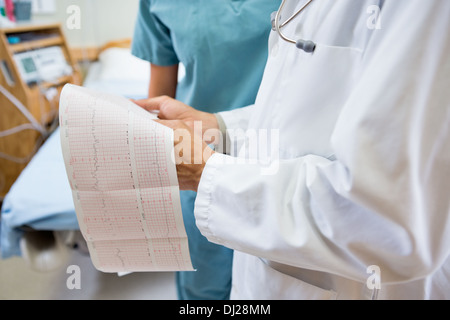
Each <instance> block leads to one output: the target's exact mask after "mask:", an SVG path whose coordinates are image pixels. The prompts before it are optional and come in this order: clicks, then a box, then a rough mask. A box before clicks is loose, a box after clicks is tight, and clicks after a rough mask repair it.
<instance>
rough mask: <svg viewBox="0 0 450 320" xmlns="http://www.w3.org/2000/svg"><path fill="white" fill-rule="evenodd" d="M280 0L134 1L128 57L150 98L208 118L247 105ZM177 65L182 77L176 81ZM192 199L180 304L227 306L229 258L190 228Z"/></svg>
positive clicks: (190, 195)
mask: <svg viewBox="0 0 450 320" xmlns="http://www.w3.org/2000/svg"><path fill="white" fill-rule="evenodd" d="M280 2H281V1H280V0H188V1H186V0H140V7H139V14H138V18H137V23H136V28H135V34H134V39H133V45H132V53H133V54H134V55H135V56H137V57H139V58H141V59H144V60H146V61H149V62H150V72H151V81H150V86H149V98H152V97H155V96H160V95H168V96H171V97H174V98H176V99H177V100H180V101H182V102H184V103H186V104H187V105H190V106H193V107H194V108H196V109H198V110H201V111H206V112H210V113H216V112H220V111H226V110H231V109H235V108H240V107H245V106H247V105H251V104H253V103H254V101H255V97H256V94H257V91H258V88H259V85H260V82H261V79H262V75H263V70H264V66H265V63H266V59H267V46H268V37H269V32H270V28H271V21H270V15H271V13H272V12H273V11H276V10H277V9H278V7H279V5H280ZM180 63H182V64H183V65H184V67H185V70H186V72H185V76H184V77H183V78H182V79H178V67H179V64H180ZM195 196H196V194H195V193H194V192H188V191H182V192H181V205H182V211H183V219H184V223H185V227H186V232H187V234H188V239H189V250H190V253H191V259H192V263H193V266H194V268H195V269H197V271H196V272H178V273H177V275H176V283H177V292H178V297H179V299H182V300H211V299H213V300H224V299H229V295H230V290H231V271H232V260H233V252H232V250H230V249H228V248H225V247H222V246H219V245H216V244H213V243H210V242H208V240H206V238H205V237H203V236H202V235H201V234H200V232H199V230H198V229H197V227H196V225H195V218H194V214H193V212H194V202H195Z"/></svg>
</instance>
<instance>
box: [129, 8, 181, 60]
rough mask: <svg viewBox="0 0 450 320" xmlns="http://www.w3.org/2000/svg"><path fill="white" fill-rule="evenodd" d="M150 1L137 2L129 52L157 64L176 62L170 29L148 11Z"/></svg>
mask: <svg viewBox="0 0 450 320" xmlns="http://www.w3.org/2000/svg"><path fill="white" fill-rule="evenodd" d="M150 2H151V0H140V2H139V12H138V16H137V19H136V26H135V30H134V36H133V42H132V46H131V53H132V54H133V55H134V56H136V57H138V58H140V59H143V60H146V61H149V62H150V63H152V64H155V65H159V66H171V65H174V64H178V63H179V60H178V57H177V55H176V53H175V50H174V48H173V43H172V39H171V36H170V30H169V29H168V28H167V27H166V26H165V25H164V24H163V23H162V22H161V21H160V20H159V19H158V18H157V17H156V16H155V15H154V14H153V13H152V12H151V11H150Z"/></svg>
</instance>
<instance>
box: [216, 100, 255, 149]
mask: <svg viewBox="0 0 450 320" xmlns="http://www.w3.org/2000/svg"><path fill="white" fill-rule="evenodd" d="M254 109H255V106H254V105H250V106H247V107H243V108H238V109H234V110H230V111H224V112H219V113H218V114H216V117H217V118H218V119H219V120H218V121H219V127H220V129H221V133H222V135H223V137H222V138H223V139H222V143H223V144H224V145H223V146H220V147H218V150H221V151H223V152H225V153H226V154H228V155H231V156H237V155H238V153H239V150H241V147H242V145H243V144H244V143H245V132H246V130H247V129H248V123H249V119H250V117H251V115H252V112H253V110H254Z"/></svg>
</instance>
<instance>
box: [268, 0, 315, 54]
mask: <svg viewBox="0 0 450 320" xmlns="http://www.w3.org/2000/svg"><path fill="white" fill-rule="evenodd" d="M313 1H314V0H309V1H308V2H307V3H306V4H305V5H304V6H303V7H302V8H300V9H299V10H298V11H297V12H296V13H294V14H293V15H292V16H291V17H290V18H289V19H287V20H286V21H285V22H283V23H282V24H281V25H280V18H281V12H282V11H283V7H284V5H285V4H286V0H283V2H282V3H281V5H280V8H279V9H278V11H276V12H273V13H272V17H271V18H272V30H273V31H276V32H277V33H278V35H279V36H280V37H281V39H283V40H285V41H287V42H291V43H293V44H295V46H296V47H297V48H299V49H301V50H303V51H305V52H307V53H312V52H314V50H315V49H316V44H315V43H314V42H312V41H309V40H303V39H298V40H294V39H290V38H288V37H286V36H285V35H284V34H283V32H281V28H283V27H285V26H286V25H287V24H288V23H290V22H291V21H292V20H293V19H294V18H295V17H296V16H298V15H299V14H300V13H302V12H303V10H305V9H306V8H307V7H308V6H309V5H310V4H311V2H313Z"/></svg>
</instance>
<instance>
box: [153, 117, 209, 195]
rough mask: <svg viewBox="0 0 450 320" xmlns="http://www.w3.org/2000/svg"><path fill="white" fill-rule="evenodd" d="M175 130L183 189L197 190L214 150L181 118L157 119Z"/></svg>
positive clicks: (176, 160)
mask: <svg viewBox="0 0 450 320" xmlns="http://www.w3.org/2000/svg"><path fill="white" fill-rule="evenodd" d="M155 121H156V122H158V123H160V124H162V125H164V126H166V127H169V128H172V129H173V131H174V147H175V163H176V168H177V175H178V183H179V185H180V189H181V190H192V191H196V192H197V189H198V185H199V183H200V179H201V176H202V173H203V169H204V168H205V165H206V162H207V161H208V159H209V158H210V157H211V156H212V155H213V154H214V151H213V150H212V149H211V148H210V147H209V146H208V145H207V144H206V143H205V142H204V141H203V138H202V135H201V134H200V133H198V132H194V130H193V129H192V128H190V127H189V126H188V125H187V124H186V123H185V122H183V121H181V120H155Z"/></svg>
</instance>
